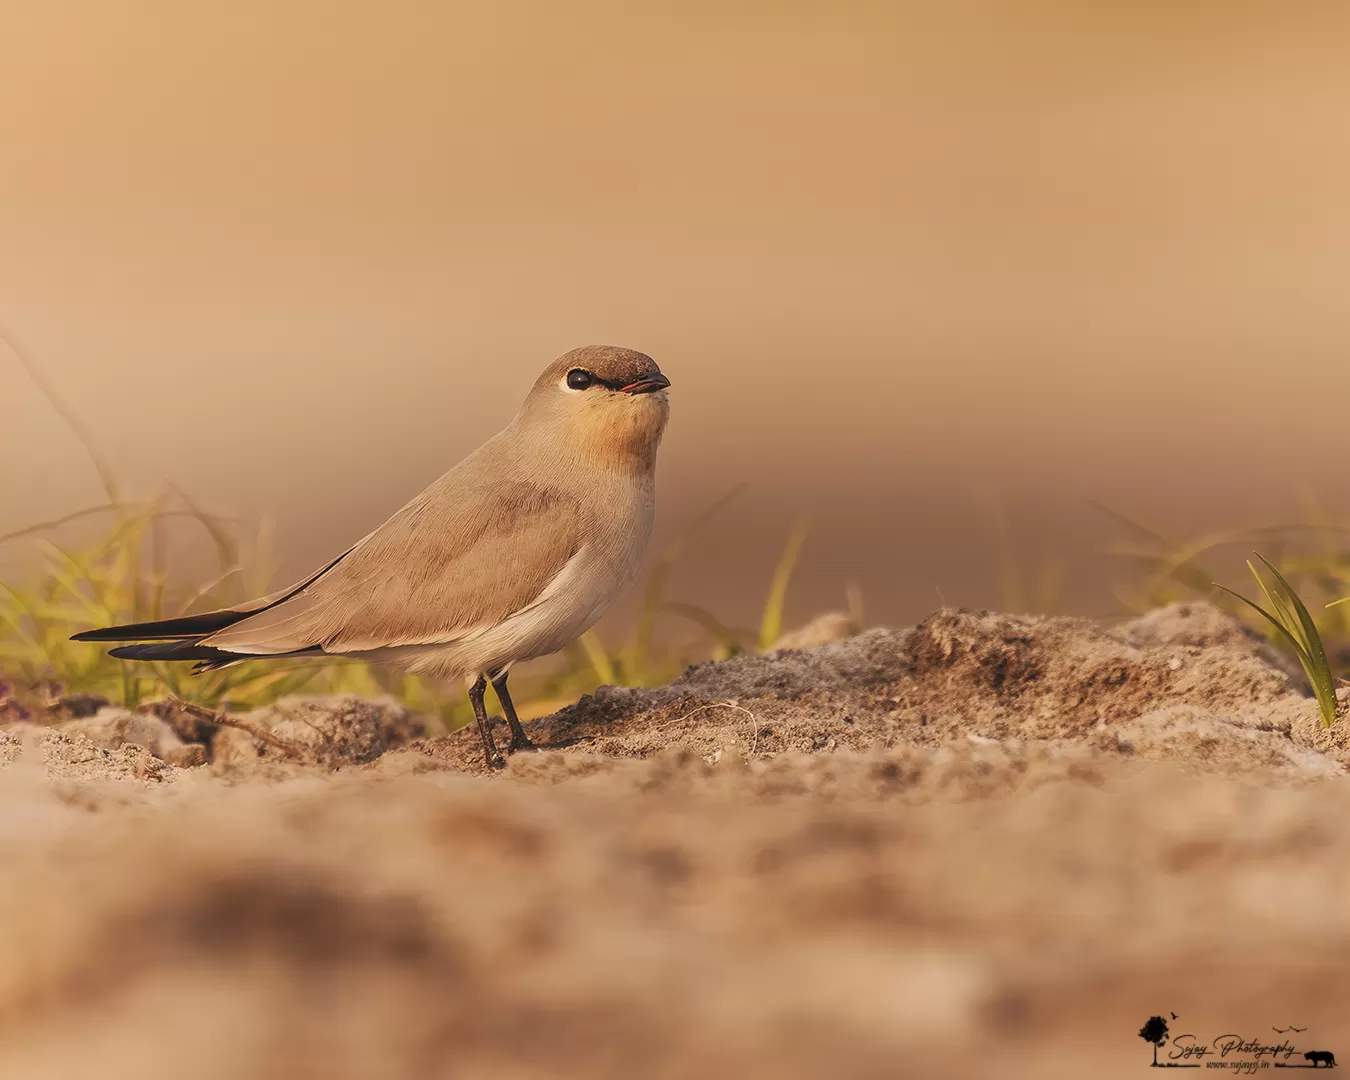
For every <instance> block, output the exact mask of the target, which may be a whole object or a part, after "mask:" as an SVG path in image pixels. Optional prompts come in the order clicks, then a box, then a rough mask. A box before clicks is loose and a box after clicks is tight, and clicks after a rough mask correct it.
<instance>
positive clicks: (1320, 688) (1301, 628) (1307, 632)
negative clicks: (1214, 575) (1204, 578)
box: [1215, 552, 1341, 727]
mask: <svg viewBox="0 0 1350 1080" xmlns="http://www.w3.org/2000/svg"><path fill="white" fill-rule="evenodd" d="M1255 554H1256V557H1257V558H1258V559H1260V561H1261V563H1262V565H1264V566H1265V568H1266V569H1267V570H1269V571H1270V574H1271V576H1272V577H1273V578H1274V582H1273V583H1272V584H1270V585H1267V584H1266V581H1265V579H1264V578H1263V577H1262V576H1261V573H1260V571H1259V570H1257V569H1256V567H1255V566H1253V565H1252V564H1251V562H1250V560H1249V561H1248V563H1247V569H1248V570H1250V571H1251V572H1252V577H1254V578H1256V584H1257V585H1258V586H1260V589H1261V592H1262V593H1263V594H1264V595H1265V598H1266V604H1267V605H1269V606H1268V607H1262V606H1261V605H1260V604H1257V603H1255V602H1253V601H1251V600H1248V599H1247V598H1246V597H1245V596H1243V595H1242V594H1241V593H1238V592H1235V591H1234V590H1232V589H1230V588H1228V587H1227V586H1226V585H1218V583H1217V582H1215V584H1216V585H1217V586H1218V588H1220V589H1223V591H1224V592H1226V593H1228V594H1229V595H1230V596H1234V597H1237V599H1238V600H1241V601H1242V602H1243V603H1244V604H1246V605H1247V606H1248V607H1249V608H1251V609H1252V610H1253V611H1255V612H1256V613H1257V614H1258V615H1260V616H1261V617H1262V618H1263V619H1265V620H1266V622H1268V623H1269V624H1270V625H1271V626H1272V627H1273V628H1274V629H1275V631H1276V632H1277V633H1278V634H1279V636H1280V637H1281V638H1282V639H1283V640H1284V642H1285V643H1286V644H1287V645H1289V647H1290V648H1292V649H1293V650H1294V655H1295V656H1297V657H1298V661H1299V663H1300V664H1301V665H1303V673H1304V674H1305V675H1306V676H1307V677H1308V683H1309V685H1310V686H1312V690H1313V696H1314V697H1316V698H1317V707H1318V709H1319V710H1320V711H1321V713H1322V726H1323V727H1331V725H1332V724H1334V723H1335V722H1336V718H1337V716H1338V715H1339V708H1338V706H1337V703H1336V679H1335V676H1333V675H1332V673H1331V664H1330V663H1329V662H1328V660H1327V651H1326V648H1325V647H1324V646H1323V644H1322V635H1321V633H1320V632H1319V631H1318V629H1317V624H1316V623H1314V622H1313V618H1312V615H1311V614H1310V613H1309V611H1308V608H1307V606H1306V605H1305V604H1304V603H1303V601H1302V600H1301V599H1299V595H1298V593H1296V592H1295V591H1294V587H1293V586H1292V585H1290V584H1289V582H1288V580H1286V578H1285V576H1284V575H1283V574H1281V573H1280V572H1279V570H1277V569H1276V568H1275V565H1274V564H1273V563H1272V562H1271V561H1270V560H1269V559H1267V558H1265V556H1263V555H1261V554H1260V553H1259V552H1256V553H1255ZM1340 602H1341V601H1337V603H1340Z"/></svg>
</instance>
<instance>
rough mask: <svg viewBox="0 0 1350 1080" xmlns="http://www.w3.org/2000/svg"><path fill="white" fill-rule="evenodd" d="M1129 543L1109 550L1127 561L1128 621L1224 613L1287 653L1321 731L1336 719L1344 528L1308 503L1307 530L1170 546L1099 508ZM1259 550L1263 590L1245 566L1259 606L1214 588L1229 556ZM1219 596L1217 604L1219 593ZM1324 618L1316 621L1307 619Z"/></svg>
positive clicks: (1224, 533) (1205, 538)
mask: <svg viewBox="0 0 1350 1080" xmlns="http://www.w3.org/2000/svg"><path fill="white" fill-rule="evenodd" d="M1099 508H1100V509H1102V510H1103V512H1104V513H1106V514H1107V515H1108V516H1109V517H1111V518H1112V519H1113V520H1114V521H1116V522H1117V524H1118V525H1120V526H1121V527H1122V528H1123V530H1124V531H1125V533H1126V535H1127V537H1128V539H1127V540H1125V541H1123V542H1122V543H1120V544H1118V545H1117V546H1115V547H1114V548H1113V551H1114V552H1115V554H1117V555H1121V556H1123V557H1125V558H1126V559H1128V560H1129V562H1130V565H1131V568H1132V573H1131V574H1130V575H1129V576H1128V578H1127V580H1126V582H1125V583H1123V584H1122V585H1121V587H1120V588H1119V589H1118V590H1117V597H1118V599H1119V600H1120V603H1121V605H1122V607H1124V608H1125V610H1127V611H1133V612H1139V611H1145V610H1147V609H1149V608H1153V607H1158V606H1161V605H1163V604H1169V603H1173V602H1176V601H1180V600H1188V599H1195V598H1198V597H1203V598H1205V599H1208V600H1212V601H1214V602H1216V603H1219V604H1220V606H1223V607H1226V608H1227V609H1228V610H1229V611H1231V612H1232V613H1233V614H1234V615H1236V616H1238V617H1239V618H1242V619H1243V620H1244V621H1246V622H1248V623H1249V624H1250V625H1252V626H1253V627H1254V628H1255V629H1257V630H1259V631H1261V632H1263V633H1264V634H1265V635H1266V636H1267V637H1268V638H1269V639H1270V640H1271V642H1272V643H1273V644H1274V645H1276V646H1278V647H1280V648H1282V649H1286V650H1288V651H1289V652H1291V653H1292V654H1293V655H1294V656H1295V657H1296V658H1297V659H1298V661H1299V663H1300V665H1301V666H1302V667H1303V670H1304V672H1305V674H1306V676H1307V679H1308V683H1309V686H1310V687H1311V689H1312V692H1313V696H1314V697H1315V698H1316V699H1317V703H1318V709H1319V711H1320V713H1321V716H1322V723H1323V724H1324V725H1325V726H1330V725H1331V724H1332V723H1334V722H1335V720H1336V719H1337V716H1338V705H1337V701H1336V685H1337V682H1338V679H1337V677H1336V674H1337V671H1338V669H1339V670H1344V669H1345V668H1346V667H1347V666H1350V603H1347V601H1350V597H1348V596H1347V595H1346V594H1347V593H1350V526H1346V525H1344V524H1342V523H1340V522H1338V521H1336V520H1335V519H1334V518H1333V517H1332V516H1331V515H1330V514H1328V513H1327V512H1326V511H1325V510H1324V509H1323V508H1322V507H1321V506H1319V505H1318V504H1317V503H1316V502H1315V501H1314V500H1312V499H1311V498H1305V499H1304V514H1305V520H1304V521H1303V522H1301V523H1298V524H1295V525H1272V526H1263V527H1254V528H1253V527H1247V528H1229V529H1219V530H1216V531H1214V532H1212V533H1208V534H1205V535H1202V536H1198V537H1194V538H1192V539H1189V540H1176V539H1173V538H1170V537H1167V536H1165V535H1163V534H1162V533H1160V532H1158V531H1156V530H1154V529H1152V528H1150V527H1148V526H1145V525H1141V524H1140V523H1138V522H1137V521H1134V520H1132V519H1130V518H1128V517H1126V516H1124V515H1122V514H1119V513H1117V512H1116V511H1113V510H1109V509H1106V508H1105V507H1099ZM1258 544H1259V545H1261V546H1262V547H1263V548H1265V549H1266V554H1257V555H1256V558H1257V559H1258V560H1259V561H1260V563H1261V564H1262V566H1263V567H1264V568H1265V570H1266V572H1267V573H1268V574H1269V575H1270V577H1271V579H1272V580H1271V582H1270V583H1269V584H1268V583H1267V582H1266V580H1265V578H1264V577H1263V576H1262V574H1261V572H1260V570H1259V569H1258V568H1257V567H1256V566H1255V565H1253V563H1251V562H1250V561H1248V562H1247V563H1246V565H1247V569H1248V570H1249V571H1250V573H1251V574H1252V576H1253V577H1254V578H1255V579H1256V582H1257V585H1258V587H1259V588H1260V590H1261V593H1262V595H1263V596H1264V598H1265V605H1264V606H1262V605H1260V604H1256V603H1253V602H1252V601H1250V600H1248V599H1247V598H1246V597H1244V596H1242V595H1241V594H1240V593H1239V592H1237V591H1235V590H1234V589H1232V588H1229V587H1228V586H1226V585H1222V584H1218V582H1219V581H1220V580H1221V579H1222V577H1223V575H1222V574H1221V573H1219V572H1218V570H1217V569H1216V564H1217V563H1218V562H1219V561H1220V559H1221V558H1222V557H1223V556H1224V553H1225V552H1226V551H1227V550H1228V549H1231V548H1234V547H1239V546H1241V547H1247V548H1249V549H1250V548H1251V547H1252V546H1253V545H1258ZM1216 588H1217V589H1218V590H1219V591H1218V593H1217V594H1216V592H1215V589H1216ZM1314 611H1318V612H1320V614H1319V615H1318V616H1314V615H1313V612H1314Z"/></svg>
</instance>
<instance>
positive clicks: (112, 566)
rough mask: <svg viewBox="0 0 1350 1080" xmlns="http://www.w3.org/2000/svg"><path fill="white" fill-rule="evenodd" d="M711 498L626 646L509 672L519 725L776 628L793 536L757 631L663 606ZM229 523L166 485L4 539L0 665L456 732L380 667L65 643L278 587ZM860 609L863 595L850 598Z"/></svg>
mask: <svg viewBox="0 0 1350 1080" xmlns="http://www.w3.org/2000/svg"><path fill="white" fill-rule="evenodd" d="M734 494H735V492H733V493H731V495H729V496H728V497H727V498H724V499H722V500H719V501H718V503H717V504H715V505H714V506H713V507H712V508H710V510H709V511H708V512H707V513H705V514H704V515H703V516H701V517H700V518H699V519H698V520H697V521H695V523H694V525H693V526H692V527H691V529H689V530H688V531H687V532H686V533H685V534H684V535H683V536H681V537H679V538H678V539H677V540H676V541H675V542H674V543H672V544H671V545H669V546H668V547H667V548H666V549H665V550H663V551H661V552H659V553H658V554H657V556H656V558H655V559H654V560H653V565H652V568H651V571H650V572H649V574H648V576H647V579H646V583H645V586H644V589H643V599H642V605H641V608H640V610H639V613H638V617H637V620H636V624H635V626H634V629H633V631H632V633H631V635H630V636H629V638H628V640H627V641H626V642H625V643H623V644H621V645H619V646H617V647H611V646H610V645H609V644H608V643H607V642H606V641H605V640H604V638H603V637H602V635H601V634H600V633H599V632H598V631H596V630H592V631H589V632H588V633H587V634H585V635H584V636H583V637H582V638H581V640H580V641H578V642H577V643H575V644H574V645H573V646H571V647H570V648H569V649H567V650H565V651H564V652H563V653H562V654H561V655H560V656H559V657H558V658H557V660H555V661H554V663H553V664H552V665H551V666H550V665H547V664H545V665H544V666H543V669H542V670H538V671H534V670H530V671H527V672H525V673H522V674H521V675H519V676H518V677H517V679H516V680H515V683H514V684H513V685H514V686H515V687H516V696H517V701H518V704H519V705H520V711H521V713H522V715H524V716H526V717H531V716H538V715H542V714H545V713H547V712H551V711H553V710H555V709H557V708H560V707H561V706H562V705H565V704H567V703H569V702H571V701H575V700H576V698H578V697H579V696H581V695H582V694H584V693H589V692H590V691H592V690H594V689H595V688H596V687H597V686H599V685H602V684H606V683H608V684H619V685H626V686H650V685H656V684H660V683H663V682H667V681H669V680H670V679H672V678H674V677H675V676H677V675H678V674H679V673H680V671H681V670H682V669H683V668H684V667H685V666H686V665H687V664H688V663H689V662H691V661H693V660H701V659H708V658H712V659H724V658H726V657H728V656H732V655H734V654H736V653H738V652H743V651H746V650H748V649H753V648H755V647H756V645H761V646H762V647H766V648H767V647H768V645H771V644H772V642H773V641H774V640H775V639H776V638H777V636H778V633H779V632H780V630H781V626H782V619H783V609H784V605H785V603H786V596H787V592H788V588H789V585H790V583H791V577H792V571H793V568H794V566H795V563H796V559H797V556H798V554H799V553H800V550H801V547H802V544H803V542H804V540H805V532H804V529H802V528H801V527H800V526H799V527H798V528H797V529H796V530H794V531H793V533H792V535H791V537H790V538H789V540H788V543H787V547H786V549H785V550H784V553H783V557H782V558H781V559H780V560H779V563H778V566H777V568H776V570H775V572H774V574H773V577H772V580H771V582H770V586H769V591H768V597H767V600H766V602H765V605H764V612H763V617H762V619H761V624H760V628H759V630H758V632H754V631H751V630H746V629H738V628H735V627H732V626H729V625H727V624H726V623H724V622H722V621H721V620H719V619H718V618H717V617H716V616H715V615H713V614H712V613H711V612H709V611H707V610H706V609H704V608H701V607H698V606H696V605H693V604H688V603H683V602H679V601H672V600H668V599H667V591H668V585H669V581H670V578H671V575H672V573H673V571H674V570H675V568H676V566H677V564H678V562H679V560H680V558H681V557H682V556H683V554H684V553H685V552H686V551H687V549H688V547H689V545H690V544H691V543H692V542H693V540H694V539H695V537H696V534H697V533H698V532H699V531H701V530H702V528H703V527H704V526H705V525H706V524H707V523H708V522H709V521H710V520H711V519H712V517H713V516H714V515H715V514H716V513H717V511H719V510H720V509H721V508H722V507H723V506H725V505H726V503H727V502H728V501H729V500H730V498H731V497H732V496H734ZM100 518H101V519H104V524H103V526H102V529H101V534H100V535H99V536H98V537H97V538H96V539H94V540H93V541H91V542H87V543H85V544H84V545H82V546H67V545H63V544H61V543H58V542H57V540H56V539H55V537H57V536H60V535H61V534H62V533H63V532H65V531H68V530H69V528H71V527H73V526H77V525H80V524H84V523H87V521H88V520H89V519H95V520H97V519H100ZM184 523H187V524H188V525H190V526H192V527H194V528H196V529H197V530H199V531H200V533H201V534H202V540H203V541H204V542H205V543H206V544H208V545H209V546H210V548H211V549H212V550H213V552H214V555H215V561H216V569H215V572H214V573H213V574H212V575H211V576H210V578H209V579H208V580H206V581H203V582H199V583H195V584H193V585H190V586H189V585H186V584H185V582H184V579H183V576H182V575H174V574H173V573H172V572H171V569H170V568H169V567H167V566H166V565H165V555H164V551H165V548H166V546H167V545H166V542H165V532H166V530H167V529H168V528H170V527H175V525H176V526H177V527H181V526H182V524H184ZM236 529H237V525H236V524H235V523H232V522H230V521H228V520H225V519H222V518H219V517H217V516H214V515H211V514H209V513H207V512H206V511H204V510H202V509H201V508H200V507H199V506H197V505H196V504H194V503H193V502H192V501H191V500H190V499H188V498H187V497H186V496H185V495H183V493H181V492H179V491H176V490H173V489H167V490H166V491H165V492H164V493H163V494H161V495H160V496H159V497H157V498H155V499H153V500H151V501H149V502H146V503H138V504H130V503H120V502H110V503H108V504H105V505H102V506H99V507H94V508H91V509H89V510H87V511H83V512H80V513H78V514H72V515H69V516H68V517H66V518H62V519H60V520H58V521H52V522H43V523H40V524H38V525H35V526H32V527H30V528H27V529H23V530H20V531H18V532H15V533H11V534H9V535H7V536H0V544H6V545H13V544H20V543H24V544H30V545H33V546H34V547H35V548H36V549H37V553H38V556H39V558H38V562H37V565H36V566H35V567H32V568H30V570H29V571H28V572H26V573H24V574H23V575H22V580H9V581H0V671H3V672H5V673H6V674H7V676H8V677H9V679H10V680H11V681H14V682H17V683H19V684H20V685H22V686H26V687H44V688H47V696H48V697H49V698H59V697H60V696H63V695H73V694H93V695H97V696H100V697H104V698H107V699H108V700H109V701H111V702H113V703H115V704H119V705H124V706H127V707H129V708H134V707H136V706H138V705H141V704H144V703H146V702H148V701H152V700H156V699H162V698H165V697H168V696H173V697H177V698H180V699H181V700H184V701H188V702H191V703H193V704H197V705H202V706H204V707H207V708H212V709H221V708H223V709H228V710H243V709H250V708H256V707H258V706H260V705H263V704H266V703H268V702H270V701H273V700H275V699H276V698H278V697H281V696H284V695H286V694H294V693H301V692H304V693H315V694H317V693H324V694H336V693H356V694H365V695H372V694H390V695H392V696H394V697H396V698H398V699H399V700H401V701H404V702H406V703H407V704H408V705H409V706H410V707H411V708H413V709H415V710H417V711H418V712H419V713H421V714H423V715H434V716H437V717H439V719H440V722H441V724H442V726H444V727H445V728H447V729H453V728H456V727H459V726H461V725H462V724H464V723H467V722H468V721H469V720H470V719H471V713H470V712H469V707H468V704H467V701H466V700H465V697H464V695H463V693H462V692H461V691H460V688H458V687H446V686H443V685H438V684H436V683H432V682H428V681H427V680H423V679H419V678H417V677H416V676H412V675H405V674H402V673H399V672H397V671H395V670H393V669H389V668H385V667H382V666H379V665H367V664H363V663H359V662H357V661H352V660H346V659H342V658H334V659H331V660H322V661H318V660H307V661H306V660H290V661H254V662H248V663H243V664H238V665H236V666H233V667H229V668H226V669H224V670H221V671H216V672H209V673H206V674H203V675H193V674H191V673H190V671H189V669H188V666H187V665H185V664H170V663H157V664H148V663H135V662H127V661H122V660H117V659H115V658H113V657H110V656H109V655H108V654H107V651H106V648H105V647H103V646H95V645H89V644H81V643H78V642H72V641H70V640H69V639H70V636H71V635H72V634H75V633H78V632H79V631H81V630H87V629H90V628H92V627H97V626H108V625H113V624H116V623H123V622H139V621H144V620H151V619H163V618H171V617H173V616H176V615H183V614H187V613H189V612H192V611H205V610H210V609H212V608H216V607H224V606H229V605H231V604H236V603H240V602H242V601H244V600H246V599H249V598H250V597H253V596H259V595H263V594H265V593H266V592H268V591H269V587H271V586H272V585H273V583H272V582H271V580H270V577H271V565H270V564H271V557H270V549H271V546H272V536H271V530H270V528H268V527H267V526H265V525H264V526H263V527H260V528H259V529H258V530H257V531H256V533H255V534H254V536H253V537H252V538H251V540H250V542H249V543H248V544H241V543H239V542H238V541H237V540H236V539H235V538H234V531H235V530H236ZM850 595H851V597H852V599H851V601H850V603H851V604H852V605H853V606H854V607H857V606H859V605H860V603H861V601H860V598H858V597H857V596H856V593H851V594H850ZM666 620H675V621H678V622H681V623H684V624H688V623H691V622H692V623H693V624H694V625H695V626H697V627H698V628H699V630H700V635H699V640H698V641H697V642H696V643H695V644H694V645H692V646H691V647H687V648H683V649H678V650H675V649H670V648H667V647H663V646H662V645H661V644H660V640H661V634H660V633H659V632H658V624H659V623H661V622H662V621H666Z"/></svg>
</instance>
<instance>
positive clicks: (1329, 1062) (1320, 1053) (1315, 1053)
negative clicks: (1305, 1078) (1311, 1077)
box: [1303, 1050, 1336, 1069]
mask: <svg viewBox="0 0 1350 1080" xmlns="http://www.w3.org/2000/svg"><path fill="white" fill-rule="evenodd" d="M1303 1057H1304V1058H1305V1059H1306V1060H1308V1061H1311V1062H1312V1064H1313V1068H1314V1069H1315V1068H1317V1067H1318V1066H1319V1065H1321V1064H1322V1063H1323V1062H1326V1066H1327V1068H1328V1069H1334V1068H1335V1067H1336V1055H1335V1054H1333V1053H1332V1052H1331V1051H1330V1050H1309V1051H1308V1052H1307V1053H1306V1054H1304V1055H1303Z"/></svg>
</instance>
